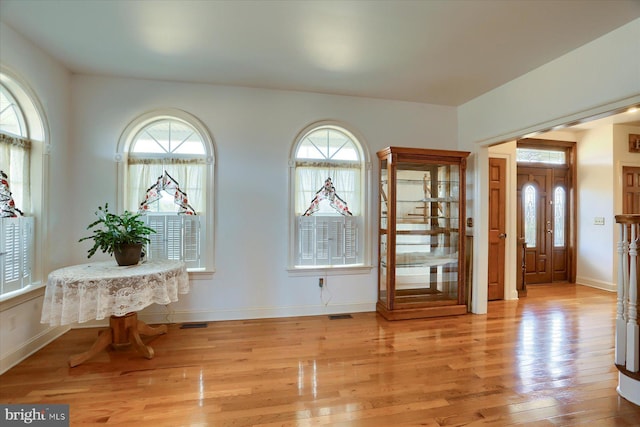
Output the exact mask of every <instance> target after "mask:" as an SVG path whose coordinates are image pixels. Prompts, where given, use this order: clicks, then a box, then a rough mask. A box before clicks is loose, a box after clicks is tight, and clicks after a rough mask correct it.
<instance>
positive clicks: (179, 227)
mask: <svg viewBox="0 0 640 427" xmlns="http://www.w3.org/2000/svg"><path fill="white" fill-rule="evenodd" d="M143 218H144V221H145V223H146V224H147V225H148V226H149V227H151V228H153V229H154V230H156V232H155V233H152V234H151V235H150V236H149V240H150V242H149V244H148V245H147V258H148V259H174V260H182V261H184V262H185V264H186V266H187V268H199V267H200V266H201V262H202V259H201V253H202V236H201V231H202V229H201V225H200V218H201V217H200V216H190V215H176V214H166V215H162V214H161V215H158V214H149V215H145V216H144V217H143Z"/></svg>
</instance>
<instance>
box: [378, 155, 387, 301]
mask: <svg viewBox="0 0 640 427" xmlns="http://www.w3.org/2000/svg"><path fill="white" fill-rule="evenodd" d="M388 195H389V175H388V169H387V160H386V159H382V160H381V161H380V206H379V209H380V230H379V231H380V233H379V239H380V247H379V250H380V262H379V266H378V276H379V277H378V286H379V289H378V300H379V302H380V303H381V304H383V305H384V306H385V307H388V304H389V290H388V289H389V275H388V268H387V263H388V259H387V256H388V253H387V243H388V242H387V238H388V233H387V231H388V227H389V200H388V197H389V196H388Z"/></svg>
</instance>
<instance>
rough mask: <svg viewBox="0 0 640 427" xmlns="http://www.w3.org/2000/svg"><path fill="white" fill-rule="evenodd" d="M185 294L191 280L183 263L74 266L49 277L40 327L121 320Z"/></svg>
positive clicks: (113, 262) (98, 263)
mask: <svg viewBox="0 0 640 427" xmlns="http://www.w3.org/2000/svg"><path fill="white" fill-rule="evenodd" d="M188 292H189V275H188V274H187V269H186V266H185V264H184V263H183V262H182V261H147V262H145V263H142V264H138V265H133V266H127V267H120V266H118V265H117V264H116V262H115V260H111V261H105V262H96V263H90V264H81V265H74V266H71V267H65V268H61V269H59V270H55V271H52V272H51V273H50V274H49V278H48V281H47V288H46V290H45V294H44V304H43V306H42V318H41V319H40V322H41V323H48V324H50V325H51V326H58V325H67V324H70V323H75V322H80V323H81V322H86V321H88V320H93V319H96V320H101V319H104V318H106V317H109V316H111V315H114V316H124V315H125V314H127V313H131V312H136V311H139V310H142V309H143V308H145V307H147V306H149V305H151V304H154V303H156V304H169V303H170V302H175V301H178V294H186V293H188Z"/></svg>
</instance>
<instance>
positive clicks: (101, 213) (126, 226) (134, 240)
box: [79, 203, 156, 265]
mask: <svg viewBox="0 0 640 427" xmlns="http://www.w3.org/2000/svg"><path fill="white" fill-rule="evenodd" d="M96 215H97V216H98V219H97V220H95V221H94V222H92V223H91V224H89V225H88V226H87V230H91V231H93V234H92V235H91V236H87V237H83V238H82V239H80V240H79V242H82V241H84V240H89V239H93V247H91V249H89V251H88V253H89V255H88V256H87V258H91V257H92V256H93V255H94V254H95V253H96V251H97V250H98V249H100V250H102V252H104V253H108V254H109V255H114V256H115V258H116V261H117V262H118V265H135V264H137V263H138V262H139V261H140V258H141V256H142V245H144V244H146V243H149V237H148V236H149V234H151V233H155V232H156V231H155V230H154V229H153V228H150V227H147V226H146V225H145V224H144V222H143V221H142V220H140V219H139V217H140V214H134V213H131V212H129V211H124V213H123V214H121V215H116V214H114V213H111V212H109V204H108V203H105V205H104V208H103V207H102V206H98V210H97V211H96Z"/></svg>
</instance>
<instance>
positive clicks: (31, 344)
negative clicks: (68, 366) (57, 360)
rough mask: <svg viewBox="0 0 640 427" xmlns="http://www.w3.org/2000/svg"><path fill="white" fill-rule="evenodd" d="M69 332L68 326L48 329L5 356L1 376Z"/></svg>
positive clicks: (0, 367)
mask: <svg viewBox="0 0 640 427" xmlns="http://www.w3.org/2000/svg"><path fill="white" fill-rule="evenodd" d="M68 330H69V327H68V326H57V327H52V328H48V329H46V330H45V331H43V332H42V333H40V334H38V335H36V336H34V337H33V338H31V339H30V340H29V341H26V342H25V343H23V344H22V345H21V346H20V347H18V348H17V349H15V350H14V351H12V352H10V353H7V354H3V355H2V356H1V358H0V375H1V374H4V373H5V372H7V371H8V370H9V369H11V368H13V367H14V366H16V365H17V364H18V363H20V362H22V361H23V360H25V359H26V358H27V357H29V356H31V355H32V354H33V353H35V352H36V351H38V350H40V349H42V348H43V347H44V346H46V345H47V344H49V343H50V342H52V341H53V340H55V339H56V338H58V337H59V336H61V335H62V334H64V333H65V332H67V331H68Z"/></svg>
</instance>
